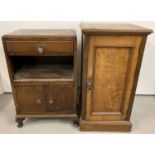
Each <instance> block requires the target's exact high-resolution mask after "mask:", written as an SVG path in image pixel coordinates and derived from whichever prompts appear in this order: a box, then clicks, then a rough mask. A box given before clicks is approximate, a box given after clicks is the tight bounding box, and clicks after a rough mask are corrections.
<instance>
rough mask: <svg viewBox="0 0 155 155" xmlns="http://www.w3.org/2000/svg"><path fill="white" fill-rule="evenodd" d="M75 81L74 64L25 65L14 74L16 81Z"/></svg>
mask: <svg viewBox="0 0 155 155" xmlns="http://www.w3.org/2000/svg"><path fill="white" fill-rule="evenodd" d="M40 80H41V81H73V80H74V76H73V66H72V65H68V64H67V65H64V64H63V65H55V64H52V65H51V64H45V65H44V64H33V65H32V64H31V65H23V66H22V67H21V68H20V69H18V71H17V72H16V73H15V75H14V82H22V81H40Z"/></svg>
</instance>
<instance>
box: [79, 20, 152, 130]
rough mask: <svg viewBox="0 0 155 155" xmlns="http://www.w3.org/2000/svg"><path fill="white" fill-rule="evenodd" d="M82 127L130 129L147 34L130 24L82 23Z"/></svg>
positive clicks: (145, 30) (147, 30)
mask: <svg viewBox="0 0 155 155" xmlns="http://www.w3.org/2000/svg"><path fill="white" fill-rule="evenodd" d="M81 29H82V39H83V47H82V48H83V51H82V116H81V120H80V130H84V131H95V130H96V131H130V130H131V126H132V125H131V123H130V115H131V111H132V105H133V99H134V94H135V90H136V85H137V79H138V74H139V70H140V65H141V61H142V56H143V51H144V47H145V42H146V37H147V35H148V34H150V33H151V32H152V31H151V30H149V29H146V28H142V27H139V26H135V25H130V24H122V25H120V24H86V23H85V24H82V25H81Z"/></svg>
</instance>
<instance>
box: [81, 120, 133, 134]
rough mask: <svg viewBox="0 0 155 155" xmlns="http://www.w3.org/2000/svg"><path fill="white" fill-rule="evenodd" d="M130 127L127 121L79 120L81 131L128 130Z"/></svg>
mask: <svg viewBox="0 0 155 155" xmlns="http://www.w3.org/2000/svg"><path fill="white" fill-rule="evenodd" d="M131 128H132V124H131V122H129V121H107V122H106V121H84V120H81V121H80V130H81V131H113V132H130V131H131Z"/></svg>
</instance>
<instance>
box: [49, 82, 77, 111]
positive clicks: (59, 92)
mask: <svg viewBox="0 0 155 155" xmlns="http://www.w3.org/2000/svg"><path fill="white" fill-rule="evenodd" d="M74 91H75V89H74V85H73V84H72V83H69V82H68V83H67V82H66V83H64V82H62V83H61V82H59V83H51V84H49V85H48V86H47V92H46V93H47V95H46V96H47V97H46V99H47V101H46V110H47V111H49V112H53V113H56V114H58V113H73V112H74V113H75V98H74V93H75V92H74Z"/></svg>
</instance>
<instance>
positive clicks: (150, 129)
mask: <svg viewBox="0 0 155 155" xmlns="http://www.w3.org/2000/svg"><path fill="white" fill-rule="evenodd" d="M131 122H132V124H133V128H132V132H131V133H155V96H136V97H135V102H134V107H133V112H132V117H131ZM16 125H17V124H16V122H15V107H14V102H13V98H12V95H11V94H4V95H0V133H19V134H22V133H33V134H37V133H38V134H40V133H66V134H67V133H73V134H76V133H109V132H80V131H79V129H78V128H77V127H74V126H73V125H72V122H71V121H69V120H60V119H27V120H26V121H25V122H24V127H23V128H17V126H16Z"/></svg>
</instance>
